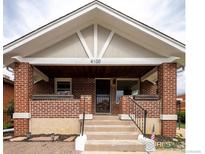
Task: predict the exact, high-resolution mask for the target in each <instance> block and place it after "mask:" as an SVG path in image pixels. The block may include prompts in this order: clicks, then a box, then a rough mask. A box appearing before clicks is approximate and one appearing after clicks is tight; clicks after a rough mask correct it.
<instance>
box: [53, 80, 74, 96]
mask: <svg viewBox="0 0 205 154" xmlns="http://www.w3.org/2000/svg"><path fill="white" fill-rule="evenodd" d="M55 93H56V94H59V95H70V94H71V78H55Z"/></svg>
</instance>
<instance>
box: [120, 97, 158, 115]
mask: <svg viewBox="0 0 205 154" xmlns="http://www.w3.org/2000/svg"><path fill="white" fill-rule="evenodd" d="M136 102H137V103H138V104H139V105H140V106H141V107H143V108H144V109H145V110H147V118H160V101H159V100H142V101H136ZM129 106H130V104H129V97H128V96H122V97H121V101H120V112H121V114H129V110H130V112H133V113H134V110H133V109H132V105H131V106H130V108H129ZM141 115H142V113H141V112H139V115H138V116H139V117H140V116H141Z"/></svg>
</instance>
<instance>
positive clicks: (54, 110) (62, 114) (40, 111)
mask: <svg viewBox="0 0 205 154" xmlns="http://www.w3.org/2000/svg"><path fill="white" fill-rule="evenodd" d="M30 104H31V116H32V118H78V115H79V114H80V100H79V99H67V100H66V99H65V100H63V99H62V100H31V101H30Z"/></svg>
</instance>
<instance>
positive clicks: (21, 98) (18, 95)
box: [14, 63, 33, 136]
mask: <svg viewBox="0 0 205 154" xmlns="http://www.w3.org/2000/svg"><path fill="white" fill-rule="evenodd" d="M32 75H33V70H32V67H31V65H30V64H28V63H15V67H14V76H15V78H14V112H15V113H29V99H30V97H31V95H32V86H33V80H32ZM28 132H29V120H28V119H14V135H15V136H20V135H25V134H27V133H28Z"/></svg>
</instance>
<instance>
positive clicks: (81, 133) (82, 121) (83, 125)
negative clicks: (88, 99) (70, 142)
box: [80, 97, 85, 136]
mask: <svg viewBox="0 0 205 154" xmlns="http://www.w3.org/2000/svg"><path fill="white" fill-rule="evenodd" d="M84 127H85V97H84V102H83V119H82V120H81V123H80V135H82V136H83V134H84Z"/></svg>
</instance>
